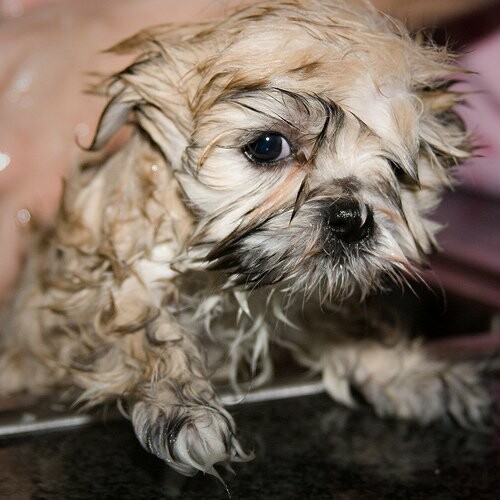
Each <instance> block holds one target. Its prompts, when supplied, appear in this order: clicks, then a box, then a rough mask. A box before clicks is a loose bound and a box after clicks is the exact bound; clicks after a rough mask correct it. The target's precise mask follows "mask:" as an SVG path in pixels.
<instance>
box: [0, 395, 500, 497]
mask: <svg viewBox="0 0 500 500" xmlns="http://www.w3.org/2000/svg"><path fill="white" fill-rule="evenodd" d="M232 413H233V415H234V416H235V418H236V420H237V422H238V425H239V429H240V435H241V438H242V442H243V443H244V445H245V446H246V448H247V449H249V450H254V452H255V455H256V458H255V459H254V460H253V461H252V462H249V463H244V464H235V467H234V468H235V471H236V475H235V476H233V475H231V474H230V473H227V472H224V471H223V473H222V475H223V477H224V480H225V481H226V483H227V487H228V489H229V491H230V493H231V497H232V498H233V499H240V498H241V499H261V498H271V499H272V498H283V499H294V498H297V499H310V498H314V499H316V498H335V499H337V498H340V499H381V498H382V499H384V498H390V499H398V498H404V499H426V500H427V499H429V498H439V499H461V498H463V499H466V498H467V499H469V498H474V499H483V498H485V499H486V498H488V499H489V498H491V499H493V498H497V495H498V491H500V474H499V473H498V472H499V471H500V437H499V435H498V434H496V433H494V432H491V433H473V432H466V431H462V430H459V429H457V428H452V427H446V426H443V425H441V426H435V427H431V428H426V429H422V428H419V427H418V426H416V425H413V424H410V423H405V422H394V421H390V420H380V419H377V418H376V417H375V416H373V415H371V414H370V413H369V412H364V411H358V412H353V411H349V410H347V409H345V408H343V407H340V406H338V405H335V404H334V403H333V402H332V401H331V400H330V399H329V398H328V397H327V396H326V395H315V396H302V397H298V398H291V399H280V400H270V401H265V402H260V403H252V404H248V405H241V406H236V407H234V408H233V409H232ZM0 497H1V498H131V499H132V498H133V499H136V498H138V499H141V498H182V499H191V498H196V499H210V498H213V499H218V498H220V499H227V498H229V497H228V495H227V492H226V490H225V488H224V486H223V485H222V484H221V483H220V482H218V481H217V480H216V479H215V478H213V477H211V476H203V475H201V474H200V475H198V476H196V477H195V478H192V479H186V478H184V477H181V476H178V475H176V474H175V473H172V472H171V471H170V470H169V469H168V468H167V467H165V466H164V464H163V463H162V462H161V461H159V460H158V459H156V458H155V457H153V456H152V455H149V454H148V453H146V452H145V451H143V450H142V449H141V447H140V445H139V444H138V442H137V441H136V439H135V436H134V434H133V431H132V429H131V427H130V425H129V424H128V423H127V422H125V421H111V422H107V423H106V422H105V419H104V423H102V424H100V425H94V426H90V427H85V428H81V429H78V430H75V431H64V432H58V433H46V434H37V435H31V436H25V437H22V438H17V439H12V438H10V439H5V438H4V439H3V440H2V441H0Z"/></svg>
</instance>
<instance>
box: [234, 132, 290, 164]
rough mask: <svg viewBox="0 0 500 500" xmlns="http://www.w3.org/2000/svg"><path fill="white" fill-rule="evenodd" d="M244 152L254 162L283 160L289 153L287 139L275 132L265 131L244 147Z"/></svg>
mask: <svg viewBox="0 0 500 500" xmlns="http://www.w3.org/2000/svg"><path fill="white" fill-rule="evenodd" d="M243 151H244V152H245V154H246V155H247V156H248V158H250V160H252V161H253V162H255V163H273V162H277V161H279V160H284V159H285V158H288V157H289V156H290V155H291V152H292V151H291V148H290V144H288V141H287V140H286V139H285V138H284V137H283V136H282V135H281V134H278V133H276V132H266V133H263V134H261V135H259V137H257V139H256V140H255V141H252V142H249V143H248V144H247V145H246V146H245V147H244V148H243Z"/></svg>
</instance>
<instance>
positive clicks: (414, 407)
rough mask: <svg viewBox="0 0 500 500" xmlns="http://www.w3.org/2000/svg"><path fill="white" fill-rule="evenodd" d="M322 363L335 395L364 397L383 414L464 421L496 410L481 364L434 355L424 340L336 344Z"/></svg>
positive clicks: (474, 422) (473, 422)
mask: <svg viewBox="0 0 500 500" xmlns="http://www.w3.org/2000/svg"><path fill="white" fill-rule="evenodd" d="M321 363H322V366H323V378H324V383H325V387H326V389H327V391H328V392H329V393H330V394H331V396H332V397H333V398H334V399H336V400H338V401H340V402H342V403H344V404H347V405H349V406H356V403H357V401H359V400H360V399H361V400H363V402H367V403H368V404H369V405H371V406H372V407H373V409H374V410H375V412H376V413H377V414H378V415H380V416H395V417H399V418H408V419H415V420H417V421H420V422H422V423H428V422H431V421H434V420H436V419H440V418H451V419H452V420H454V421H456V422H458V423H459V424H460V425H463V426H481V425H483V424H484V423H485V421H486V420H487V418H488V416H489V414H490V407H491V400H490V395H489V393H488V391H487V389H486V388H485V387H484V386H483V384H482V380H481V377H480V374H479V370H478V369H477V368H476V367H474V365H472V364H467V363H459V364H450V363H448V362H446V361H442V360H435V359H432V358H431V357H430V356H429V354H428V353H426V351H425V349H424V348H423V347H422V345H421V344H420V343H419V342H415V341H414V342H410V341H408V340H406V339H400V340H398V341H397V342H396V343H394V344H392V345H386V344H383V343H382V342H381V341H377V340H361V341H357V342H356V343H351V344H350V343H342V344H339V345H337V344H332V345H330V347H329V348H328V349H325V350H324V352H323V355H322V359H321Z"/></svg>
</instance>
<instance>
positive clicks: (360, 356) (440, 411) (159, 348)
mask: <svg viewBox="0 0 500 500" xmlns="http://www.w3.org/2000/svg"><path fill="white" fill-rule="evenodd" d="M114 50H115V51H116V52H131V51H135V52H137V53H138V57H137V59H136V61H135V62H134V63H133V64H132V65H130V66H129V67H127V68H125V69H124V70H123V71H122V72H120V73H118V74H116V75H114V76H113V77H111V78H110V79H109V81H108V82H107V87H106V90H107V92H108V95H109V97H110V99H109V103H108V105H107V107H106V108H105V110H104V112H103V114H102V117H101V121H100V124H99V127H98V130H97V132H96V135H95V139H94V142H93V144H92V146H91V148H90V149H91V150H93V151H100V152H101V154H100V156H101V157H102V159H101V160H100V161H93V162H91V163H89V162H85V163H84V164H82V165H81V166H80V167H78V168H76V169H75V170H74V171H73V172H71V174H70V175H69V178H68V180H67V183H66V188H65V192H64V198H63V201H62V204H61V208H60V210H59V213H58V215H57V218H56V220H55V221H54V224H53V225H51V226H50V227H47V228H45V229H43V230H42V231H40V232H39V234H38V235H37V237H36V241H35V242H34V243H33V245H32V248H31V252H30V255H29V259H28V262H27V266H26V270H25V272H24V275H23V278H22V280H21V282H20V285H19V288H18V290H17V293H16V295H15V297H14V299H13V302H12V304H11V305H10V306H9V308H8V309H6V312H5V315H6V316H5V319H4V321H3V324H2V337H1V342H2V351H1V357H0V391H1V392H2V393H4V394H6V393H13V392H16V391H22V390H28V391H32V392H38V393H40V392H46V391H48V390H50V389H51V388H53V387H57V386H58V387H64V388H72V391H71V393H72V394H74V398H75V399H76V400H77V401H78V402H80V403H82V404H85V405H87V406H92V405H96V404H100V403H104V402H110V401H121V402H122V404H123V405H124V406H125V408H126V409H128V411H129V412H130V415H131V419H132V423H133V426H134V429H135V432H136V434H137V437H138V438H139V440H140V441H141V443H142V444H143V446H144V447H146V448H147V449H148V450H150V451H151V452H152V453H154V454H156V455H157V456H158V457H160V458H162V459H164V460H165V461H166V462H168V463H169V465H171V466H172V467H173V468H175V469H176V470H177V471H179V472H181V473H184V474H187V475H192V474H194V473H196V472H197V471H198V470H202V471H205V472H209V473H213V474H216V471H215V469H214V464H218V463H222V464H227V463H228V462H230V461H233V460H242V459H246V458H248V456H247V455H245V453H244V452H243V451H242V449H241V447H240V445H239V444H238V441H237V438H236V436H235V426H234V422H233V420H232V418H231V416H230V415H229V414H228V412H227V411H226V410H225V409H224V408H223V407H222V406H221V404H220V402H219V400H218V398H217V394H216V392H215V391H214V388H213V385H212V384H213V381H214V380H220V379H223V378H225V379H226V380H229V381H231V382H232V384H233V386H235V387H237V385H238V383H239V382H241V381H252V383H253V385H254V386H256V385H258V384H262V383H264V382H266V381H268V380H269V379H270V377H271V376H272V357H271V355H270V346H271V344H278V345H281V346H282V347H283V346H284V347H286V348H289V349H290V351H291V353H292V354H293V355H294V356H295V358H296V359H297V360H298V361H299V362H300V363H302V364H303V365H305V366H307V367H308V368H310V369H312V370H314V371H318V372H321V373H322V374H323V379H324V383H325V387H326V389H327V390H328V392H329V393H330V394H331V395H332V397H333V398H334V399H336V400H337V401H340V402H342V403H344V404H346V405H351V406H352V405H355V402H356V399H357V398H359V397H362V399H363V400H365V401H366V402H368V403H370V404H371V405H372V406H373V408H374V410H375V411H376V412H377V414H379V415H381V416H385V415H391V416H396V417H401V418H412V419H416V420H419V421H421V422H424V423H425V422H429V421H432V420H434V419H439V418H441V417H443V416H445V415H450V416H452V417H453V419H455V420H458V421H459V422H462V423H465V422H473V423H480V422H481V421H482V420H483V418H484V416H485V414H486V413H487V409H488V405H489V397H488V394H487V392H486V391H485V390H484V389H483V388H482V387H481V385H480V383H479V377H478V375H477V373H476V371H475V370H474V368H473V367H472V366H469V365H465V364H461V365H453V366H450V365H448V364H446V363H444V362H442V361H437V360H433V359H431V358H430V357H429V356H428V355H427V354H426V353H425V352H424V349H423V348H422V347H421V345H420V344H419V343H415V342H412V341H410V340H408V339H407V338H406V336H405V335H404V333H403V332H400V331H397V330H395V329H394V328H392V327H389V326H387V325H384V322H382V321H380V320H379V319H378V316H377V308H376V306H375V307H373V305H372V302H371V301H368V297H369V296H370V295H371V294H373V292H376V291H379V290H380V289H383V288H384V286H385V285H386V283H387V282H388V280H395V281H401V280H405V277H406V276H408V275H411V274H415V273H416V269H418V266H420V265H421V264H422V263H423V262H424V260H425V257H424V256H425V254H427V253H429V252H430V251H431V249H432V248H433V245H434V234H435V232H436V229H437V226H436V225H435V224H434V223H433V222H431V221H430V220H429V219H428V218H427V214H428V213H429V211H430V210H432V209H433V208H434V207H435V206H436V204H437V203H438V201H439V197H440V194H441V191H442V190H443V188H444V187H446V186H447V185H448V184H449V183H450V167H451V166H453V165H455V164H457V162H459V161H460V160H462V159H463V158H466V157H467V156H468V154H469V153H468V148H467V136H466V134H465V133H464V131H463V129H462V127H461V124H460V120H459V119H458V118H457V116H456V115H455V113H454V112H453V111H452V108H453V106H454V105H455V104H456V103H457V102H458V101H459V100H460V95H458V94H457V93H455V92H453V91H452V90H450V88H449V82H448V80H447V78H448V75H449V74H450V73H452V72H453V71H455V68H454V67H453V66H452V64H451V61H450V58H449V56H448V55H447V53H446V51H444V50H440V49H437V48H435V47H433V46H429V45H424V44H419V43H417V42H416V41H414V40H413V39H411V38H410V36H409V35H408V34H407V33H406V31H405V30H404V28H402V27H401V26H399V25H397V24H396V23H394V22H393V21H391V20H389V19H387V18H385V17H383V16H382V15H380V14H378V13H376V12H375V11H374V10H371V9H370V8H369V7H367V6H366V5H365V6H364V7H362V8H361V7H360V8H358V7H356V6H353V4H352V2H349V3H344V2H342V1H340V0H336V1H319V0H288V1H272V2H267V3H258V4H255V5H253V6H251V7H249V8H247V9H244V10H241V11H239V12H237V13H235V14H234V15H232V16H231V17H229V18H227V19H225V20H222V21H220V22H215V23H206V24H202V25H191V26H182V27H179V26H159V27H156V28H152V29H149V30H146V31H144V32H141V33H139V34H138V35H136V36H134V37H132V38H131V39H129V40H126V41H125V42H123V43H121V44H120V45H118V46H117V47H115V49H114ZM126 123H129V124H132V132H131V134H130V137H129V138H128V140H127V141H126V143H125V144H124V145H123V146H122V147H120V148H119V149H118V150H116V151H109V148H108V146H107V145H108V144H109V140H110V139H111V138H112V137H113V136H114V135H115V134H116V133H117V132H118V130H119V129H121V128H122V127H123V125H124V124H126ZM375 303H376V301H375Z"/></svg>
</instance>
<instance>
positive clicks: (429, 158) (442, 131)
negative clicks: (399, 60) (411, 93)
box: [416, 46, 472, 184]
mask: <svg viewBox="0 0 500 500" xmlns="http://www.w3.org/2000/svg"><path fill="white" fill-rule="evenodd" d="M419 59H420V60H419V61H418V63H417V64H416V67H417V74H416V81H417V82H418V83H417V84H416V92H417V94H418V96H419V97H420V100H421V102H422V115H421V120H420V156H421V160H424V161H426V162H427V163H428V164H429V165H430V166H431V167H432V168H433V170H434V172H436V173H437V174H438V177H439V178H440V179H441V181H442V182H443V183H444V184H449V183H450V182H451V172H450V170H451V168H452V167H454V166H457V165H458V164H460V163H461V162H462V161H464V160H465V159H467V158H469V157H470V156H471V155H472V144H471V136H470V134H469V133H468V132H467V131H466V129H465V126H464V123H463V121H462V119H461V118H460V116H459V115H458V113H457V112H456V106H457V105H459V104H462V103H463V96H464V94H463V93H462V92H460V91H458V90H456V89H455V88H454V86H455V84H456V83H458V82H459V81H458V80H456V79H455V78H456V75H457V74H463V73H464V70H463V69H462V68H459V67H457V66H456V65H455V64H454V62H453V58H452V56H451V55H450V54H449V53H448V52H447V50H446V49H445V48H442V49H437V48H436V47H434V46H427V47H421V52H420V58H419Z"/></svg>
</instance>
